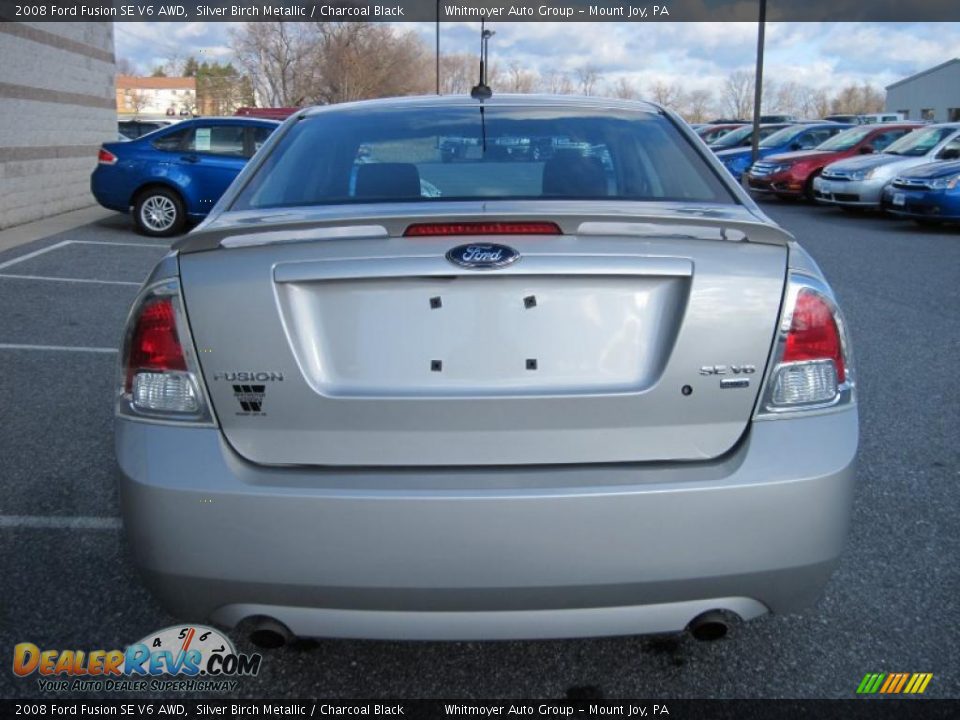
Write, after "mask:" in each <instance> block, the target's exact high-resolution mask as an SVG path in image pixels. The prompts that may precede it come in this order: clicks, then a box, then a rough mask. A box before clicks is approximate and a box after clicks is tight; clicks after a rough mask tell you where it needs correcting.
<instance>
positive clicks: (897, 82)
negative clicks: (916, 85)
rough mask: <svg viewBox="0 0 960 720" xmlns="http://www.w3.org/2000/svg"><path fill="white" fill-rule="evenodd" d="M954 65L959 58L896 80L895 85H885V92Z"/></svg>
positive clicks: (959, 60) (959, 61) (958, 61)
mask: <svg viewBox="0 0 960 720" xmlns="http://www.w3.org/2000/svg"><path fill="white" fill-rule="evenodd" d="M954 63H960V58H954V59H953V60H947V61H946V62H945V63H940V64H939V65H936V66H934V67H932V68H927V69H926V70H921V71H920V72H918V73H917V74H916V75H911V76H910V77H905V78H904V79H903V80H897V81H896V82H895V83H890V84H889V85H887V90H889V89H890V88H893V87H897V86H898V85H903V84H904V83H908V82H910V81H911V80H916V79H917V78H921V77H923V76H924V75H929V74H930V73H935V72H937V71H938V70H943V69H944V68H945V67H949V66H950V65H953V64H954Z"/></svg>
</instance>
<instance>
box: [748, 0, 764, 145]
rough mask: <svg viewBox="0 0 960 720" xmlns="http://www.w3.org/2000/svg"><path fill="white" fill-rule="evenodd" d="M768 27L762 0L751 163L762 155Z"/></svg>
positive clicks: (754, 81)
mask: <svg viewBox="0 0 960 720" xmlns="http://www.w3.org/2000/svg"><path fill="white" fill-rule="evenodd" d="M766 25H767V0H760V21H759V23H758V28H757V75H756V77H755V78H754V80H753V138H752V140H751V143H750V146H751V150H750V162H751V163H755V162H756V161H757V155H759V154H760V107H761V105H762V103H763V34H764V30H765V29H766Z"/></svg>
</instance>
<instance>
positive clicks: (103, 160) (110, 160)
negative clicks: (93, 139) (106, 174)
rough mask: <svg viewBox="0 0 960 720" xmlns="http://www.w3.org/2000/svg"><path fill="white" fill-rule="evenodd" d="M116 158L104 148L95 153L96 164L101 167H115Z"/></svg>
mask: <svg viewBox="0 0 960 720" xmlns="http://www.w3.org/2000/svg"><path fill="white" fill-rule="evenodd" d="M117 159H118V158H117V156H116V155H114V154H113V153H112V152H110V151H109V150H107V149H106V148H100V152H99V153H97V162H98V163H100V164H101V165H116V164H117Z"/></svg>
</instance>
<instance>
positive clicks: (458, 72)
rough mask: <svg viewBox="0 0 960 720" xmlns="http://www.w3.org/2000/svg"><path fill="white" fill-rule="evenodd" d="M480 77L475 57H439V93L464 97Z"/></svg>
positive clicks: (459, 54)
mask: <svg viewBox="0 0 960 720" xmlns="http://www.w3.org/2000/svg"><path fill="white" fill-rule="evenodd" d="M479 77H480V70H479V61H478V60H477V57H476V56H475V55H470V54H468V53H457V54H456V55H441V56H440V92H441V93H442V94H444V95H466V94H467V93H469V92H470V88H472V87H473V86H474V85H476V83H477V79H478V78H479Z"/></svg>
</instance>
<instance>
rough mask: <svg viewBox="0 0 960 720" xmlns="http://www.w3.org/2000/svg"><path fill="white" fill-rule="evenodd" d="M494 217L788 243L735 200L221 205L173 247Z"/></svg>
mask: <svg viewBox="0 0 960 720" xmlns="http://www.w3.org/2000/svg"><path fill="white" fill-rule="evenodd" d="M499 219H508V220H512V221H524V220H533V221H537V220H550V221H553V222H555V223H557V224H558V225H559V226H560V228H561V230H562V231H563V232H564V234H568V235H582V236H598V235H603V236H626V237H660V238H669V237H684V238H696V239H704V240H723V241H728V242H731V241H732V242H751V243H761V244H772V245H785V246H787V245H789V244H790V243H792V242H793V241H794V238H793V236H792V235H790V234H789V233H788V232H787V231H785V230H784V229H783V228H781V227H779V226H778V225H776V224H775V223H773V222H772V221H771V220H770V219H769V218H767V217H765V216H763V215H762V214H760V213H754V212H752V211H751V210H750V209H749V208H747V207H744V206H739V205H719V204H707V203H699V204H697V203H676V202H673V203H649V202H624V201H617V202H602V201H599V202H598V201H581V202H577V201H572V202H564V203H563V204H562V205H558V204H557V202H556V201H513V202H509V201H497V202H450V203H443V204H439V203H430V204H426V203H391V204H375V205H374V204H371V205H351V206H343V205H339V206H321V207H317V206H312V207H286V208H277V209H269V210H245V211H233V212H230V211H228V212H224V213H222V214H220V215H218V216H217V217H216V218H215V219H214V220H213V221H211V222H209V223H204V224H203V225H202V226H201V227H199V228H197V229H196V230H194V231H193V232H191V233H190V234H189V235H187V236H185V237H183V238H181V239H180V240H178V241H177V242H176V243H174V245H173V250H175V251H177V252H179V253H181V254H189V253H194V252H204V251H209V250H216V249H218V248H221V247H226V248H229V247H244V246H252V245H268V244H274V243H286V242H304V241H311V240H324V239H330V240H332V239H338V238H339V239H356V240H361V239H386V238H389V237H399V236H402V235H403V232H404V230H405V229H406V227H407V226H408V225H410V224H412V223H420V222H425V221H430V222H444V221H450V222H454V221H478V220H479V221H484V220H486V221H490V220H499ZM461 237H469V236H461ZM438 239H441V238H438ZM446 239H448V240H449V239H450V238H446Z"/></svg>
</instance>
